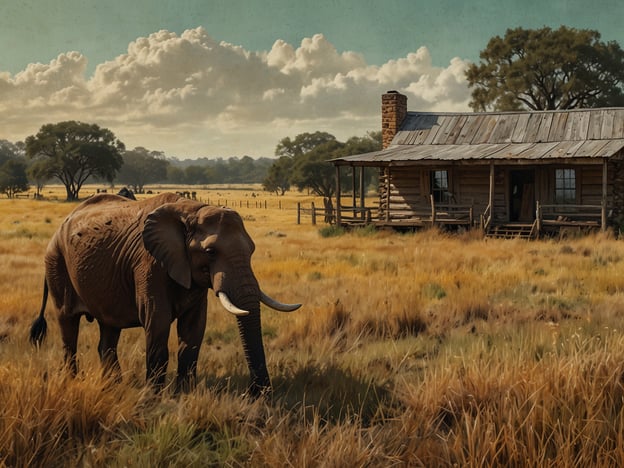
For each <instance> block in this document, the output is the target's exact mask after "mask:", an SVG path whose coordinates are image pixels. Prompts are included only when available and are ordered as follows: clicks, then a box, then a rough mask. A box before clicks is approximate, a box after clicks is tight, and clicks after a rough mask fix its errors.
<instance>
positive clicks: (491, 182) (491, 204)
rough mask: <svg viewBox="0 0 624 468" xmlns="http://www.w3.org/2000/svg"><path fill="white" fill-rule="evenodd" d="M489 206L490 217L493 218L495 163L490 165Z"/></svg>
mask: <svg viewBox="0 0 624 468" xmlns="http://www.w3.org/2000/svg"><path fill="white" fill-rule="evenodd" d="M488 205H489V207H490V217H492V211H493V208H494V207H493V205H494V163H493V162H491V163H490V195H489V198H488Z"/></svg>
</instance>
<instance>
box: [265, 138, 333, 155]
mask: <svg viewBox="0 0 624 468" xmlns="http://www.w3.org/2000/svg"><path fill="white" fill-rule="evenodd" d="M335 140H336V137H335V136H334V135H331V134H329V133H327V132H314V133H307V132H306V133H300V134H299V135H297V136H296V137H295V139H294V140H291V139H290V137H286V138H282V140H280V142H279V143H278V144H277V147H276V148H275V156H289V157H291V158H295V157H297V156H301V155H302V154H305V153H307V152H308V151H310V150H312V149H314V148H316V147H317V146H319V145H322V144H323V143H327V142H328V141H335Z"/></svg>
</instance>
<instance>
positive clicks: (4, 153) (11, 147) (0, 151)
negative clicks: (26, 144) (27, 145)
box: [0, 140, 24, 165]
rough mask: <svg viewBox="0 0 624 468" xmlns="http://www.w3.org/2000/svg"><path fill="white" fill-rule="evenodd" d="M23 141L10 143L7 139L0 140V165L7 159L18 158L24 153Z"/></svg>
mask: <svg viewBox="0 0 624 468" xmlns="http://www.w3.org/2000/svg"><path fill="white" fill-rule="evenodd" d="M21 146H23V143H11V142H10V141H7V140H0V165H2V164H4V163H5V162H6V161H8V160H9V159H14V158H18V157H21V156H23V155H24V151H23V148H22V147H21Z"/></svg>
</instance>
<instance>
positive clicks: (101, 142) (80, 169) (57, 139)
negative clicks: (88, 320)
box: [26, 121, 124, 201]
mask: <svg viewBox="0 0 624 468" xmlns="http://www.w3.org/2000/svg"><path fill="white" fill-rule="evenodd" d="M123 150H124V144H123V143H122V142H121V141H119V140H118V139H117V138H116V137H115V135H114V134H113V132H111V131H110V130H108V129H106V128H101V127H99V126H98V125H96V124H87V123H82V122H76V121H66V122H59V123H56V124H46V125H43V126H42V127H41V129H40V130H39V132H38V133H37V135H35V136H33V135H31V136H29V137H28V138H26V154H27V156H28V157H29V158H35V157H39V156H42V157H45V158H42V159H44V160H45V161H46V163H45V165H46V167H47V169H48V170H49V174H50V175H51V176H53V177H56V178H58V179H59V180H60V181H61V182H62V183H63V185H65V190H66V192H67V200H68V201H72V200H77V199H78V194H79V192H80V188H81V187H82V185H83V184H84V183H85V181H86V180H87V179H88V178H89V177H97V178H100V179H103V180H107V181H109V182H111V183H112V181H113V179H114V177H115V174H116V173H117V171H118V170H119V169H120V168H121V166H122V164H123V159H122V156H121V151H123Z"/></svg>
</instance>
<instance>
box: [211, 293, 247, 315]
mask: <svg viewBox="0 0 624 468" xmlns="http://www.w3.org/2000/svg"><path fill="white" fill-rule="evenodd" d="M217 297H218V298H219V300H220V301H221V305H222V306H223V307H224V308H225V310H227V311H228V312H230V313H231V314H234V315H236V316H237V317H242V316H243V315H249V311H247V310H243V309H239V308H238V307H236V306H235V305H234V304H232V301H230V298H229V297H228V296H227V294H225V293H224V292H223V291H219V292H218V293H217Z"/></svg>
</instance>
